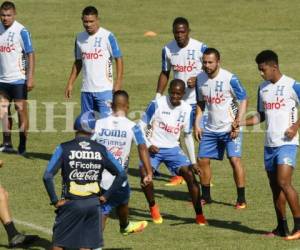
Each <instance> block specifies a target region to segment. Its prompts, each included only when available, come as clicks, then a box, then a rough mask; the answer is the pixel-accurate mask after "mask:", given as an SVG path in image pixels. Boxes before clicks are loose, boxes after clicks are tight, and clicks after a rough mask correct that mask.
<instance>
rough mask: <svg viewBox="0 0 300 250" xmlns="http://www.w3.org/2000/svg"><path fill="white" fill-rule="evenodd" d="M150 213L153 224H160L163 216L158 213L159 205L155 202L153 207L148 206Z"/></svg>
mask: <svg viewBox="0 0 300 250" xmlns="http://www.w3.org/2000/svg"><path fill="white" fill-rule="evenodd" d="M150 213H151V217H152V220H153V222H154V223H155V224H161V223H162V222H163V218H162V217H161V215H160V212H159V207H158V205H157V204H155V205H154V206H153V207H150Z"/></svg>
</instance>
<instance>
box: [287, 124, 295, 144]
mask: <svg viewBox="0 0 300 250" xmlns="http://www.w3.org/2000/svg"><path fill="white" fill-rule="evenodd" d="M297 132H298V126H297V125H296V124H294V125H292V126H290V127H289V128H288V129H287V130H286V131H285V133H284V135H285V136H286V137H287V138H289V139H290V140H292V139H293V138H294V137H295V136H296V134H297Z"/></svg>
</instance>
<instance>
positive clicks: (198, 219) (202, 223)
mask: <svg viewBox="0 0 300 250" xmlns="http://www.w3.org/2000/svg"><path fill="white" fill-rule="evenodd" d="M196 224H198V225H200V226H205V225H207V221H206V219H205V217H204V215H203V214H197V215H196Z"/></svg>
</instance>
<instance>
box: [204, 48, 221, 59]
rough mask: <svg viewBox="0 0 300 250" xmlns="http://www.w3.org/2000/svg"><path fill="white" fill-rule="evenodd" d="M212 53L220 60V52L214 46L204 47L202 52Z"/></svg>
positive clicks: (205, 53)
mask: <svg viewBox="0 0 300 250" xmlns="http://www.w3.org/2000/svg"><path fill="white" fill-rule="evenodd" d="M210 54H214V55H215V56H216V58H217V59H218V60H220V58H221V55H220V52H219V51H218V50H217V49H215V48H206V49H205V50H204V52H203V55H210Z"/></svg>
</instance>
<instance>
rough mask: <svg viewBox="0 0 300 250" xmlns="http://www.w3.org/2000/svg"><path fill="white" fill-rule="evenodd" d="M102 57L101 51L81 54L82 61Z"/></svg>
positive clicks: (96, 50)
mask: <svg viewBox="0 0 300 250" xmlns="http://www.w3.org/2000/svg"><path fill="white" fill-rule="evenodd" d="M102 56H103V55H102V51H101V49H95V51H94V52H82V59H84V60H97V59H99V58H100V57H102Z"/></svg>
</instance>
